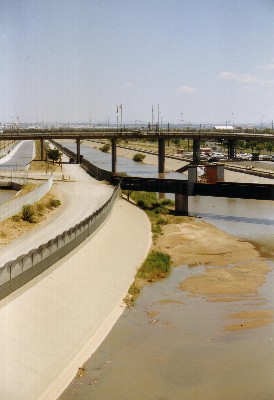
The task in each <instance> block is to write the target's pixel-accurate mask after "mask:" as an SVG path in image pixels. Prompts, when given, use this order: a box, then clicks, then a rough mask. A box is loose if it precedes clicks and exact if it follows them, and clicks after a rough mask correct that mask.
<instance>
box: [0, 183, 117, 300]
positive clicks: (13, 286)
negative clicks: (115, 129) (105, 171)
mask: <svg viewBox="0 0 274 400" xmlns="http://www.w3.org/2000/svg"><path fill="white" fill-rule="evenodd" d="M118 195H119V188H118V187H117V188H116V189H115V191H114V192H113V194H112V196H111V198H110V199H109V200H108V201H107V202H106V203H105V204H104V205H103V206H102V207H101V208H99V209H98V210H96V211H95V212H94V213H93V214H92V215H90V216H89V217H88V218H85V219H84V220H83V221H81V222H80V223H78V224H76V225H75V226H73V227H72V228H70V229H69V230H67V231H65V232H63V233H62V234H61V235H58V236H56V237H55V238H54V239H52V240H49V241H48V242H47V243H44V244H42V245H40V246H39V247H38V248H35V249H32V250H31V251H29V252H28V253H27V254H23V255H21V256H20V257H18V258H17V259H16V260H13V261H9V262H7V263H6V264H5V265H4V266H2V268H0V300H1V299H3V298H5V297H7V296H8V295H9V294H10V293H12V292H14V291H15V290H17V289H18V288H20V287H21V286H23V285H25V284H26V283H27V282H29V281H31V280H32V279H33V278H34V277H36V276H38V275H40V274H41V273H42V272H43V271H45V270H46V269H48V268H50V267H51V266H52V265H53V264H55V263H56V262H57V261H59V260H60V259H61V258H63V257H64V256H66V255H67V254H68V253H69V252H71V251H72V250H74V249H75V248H76V247H77V246H79V244H81V243H82V242H83V241H84V240H85V239H87V238H88V237H89V236H90V235H91V234H92V233H93V232H94V231H95V230H96V229H97V228H98V227H99V226H100V225H101V224H102V222H103V221H104V220H105V219H106V217H107V216H108V214H109V213H110V211H111V209H112V206H113V203H114V201H115V200H116V198H117V197H118Z"/></svg>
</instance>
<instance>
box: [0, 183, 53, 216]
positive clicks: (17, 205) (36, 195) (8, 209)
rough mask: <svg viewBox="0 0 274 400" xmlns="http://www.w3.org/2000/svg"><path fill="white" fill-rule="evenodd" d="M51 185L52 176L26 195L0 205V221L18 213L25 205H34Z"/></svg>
mask: <svg viewBox="0 0 274 400" xmlns="http://www.w3.org/2000/svg"><path fill="white" fill-rule="evenodd" d="M52 183H53V176H51V177H50V178H49V179H48V180H47V181H46V182H45V183H43V184H42V185H40V186H39V187H37V188H36V189H34V190H32V191H31V192H29V193H26V194H25V195H23V196H20V197H18V198H15V199H12V200H10V201H8V202H7V203H3V204H1V205H0V221H3V220H4V219H7V218H9V217H11V216H12V215H15V214H17V213H19V212H20V211H21V209H22V207H23V206H24V205H25V204H34V203H35V202H36V201H38V200H40V199H41V198H42V197H43V196H45V194H46V193H48V191H49V190H50V189H51V187H52Z"/></svg>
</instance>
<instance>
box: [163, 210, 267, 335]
mask: <svg viewBox="0 0 274 400" xmlns="http://www.w3.org/2000/svg"><path fill="white" fill-rule="evenodd" d="M156 247H157V248H158V249H159V250H161V251H165V252H167V253H168V254H170V256H171V257H172V261H173V264H174V265H175V266H176V265H183V264H186V265H188V266H190V267H194V273H193V275H191V276H189V277H188V278H187V279H185V280H184V281H183V282H181V284H180V288H181V290H184V291H187V292H188V293H189V295H191V296H202V297H204V298H206V299H207V300H208V301H212V302H230V301H243V300H247V299H252V300H254V297H256V299H257V303H256V304H257V306H259V307H261V306H262V305H264V299H262V298H260V297H259V295H258V290H259V288H260V287H261V286H262V285H263V284H264V282H265V281H266V275H267V273H268V272H270V271H271V268H270V266H269V265H268V264H267V263H266V262H265V261H264V260H263V259H262V258H261V257H260V254H259V253H258V252H257V251H256V249H255V248H254V246H253V245H252V244H250V243H247V242H244V241H242V240H241V239H238V238H235V237H233V236H231V235H229V234H227V233H225V232H223V231H220V230H219V229H217V228H215V227H214V226H213V225H211V224H208V223H206V222H204V221H202V220H200V219H195V218H189V217H188V218H186V219H185V221H184V219H183V222H182V223H180V224H170V225H166V226H164V227H163V235H161V236H160V237H159V238H158V240H157V244H156ZM195 266H205V270H204V272H202V273H198V274H196V273H195ZM227 319H228V322H227V325H226V327H225V330H226V331H237V330H239V329H250V328H257V327H260V326H264V325H267V324H269V323H272V322H273V313H272V311H271V310H261V308H260V309H254V310H249V309H248V311H246V312H242V313H239V314H237V315H234V314H233V315H229V316H228V318H227ZM239 319H240V322H239ZM235 320H236V322H235Z"/></svg>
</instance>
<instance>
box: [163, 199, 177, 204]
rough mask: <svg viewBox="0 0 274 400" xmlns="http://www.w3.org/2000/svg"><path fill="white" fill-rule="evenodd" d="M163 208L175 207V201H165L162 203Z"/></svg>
mask: <svg viewBox="0 0 274 400" xmlns="http://www.w3.org/2000/svg"><path fill="white" fill-rule="evenodd" d="M161 204H162V206H173V205H174V201H173V200H171V199H163V200H162V201H161Z"/></svg>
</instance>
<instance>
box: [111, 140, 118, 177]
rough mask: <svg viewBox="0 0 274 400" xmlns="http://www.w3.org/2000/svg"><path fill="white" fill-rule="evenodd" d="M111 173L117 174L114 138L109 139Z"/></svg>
mask: <svg viewBox="0 0 274 400" xmlns="http://www.w3.org/2000/svg"><path fill="white" fill-rule="evenodd" d="M111 156H112V157H111V171H112V173H113V174H116V172H117V147H116V138H113V139H111Z"/></svg>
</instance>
